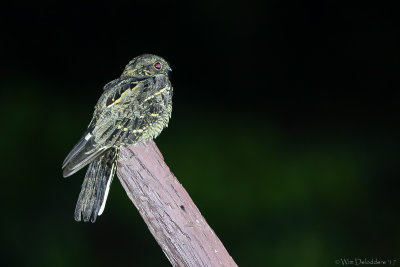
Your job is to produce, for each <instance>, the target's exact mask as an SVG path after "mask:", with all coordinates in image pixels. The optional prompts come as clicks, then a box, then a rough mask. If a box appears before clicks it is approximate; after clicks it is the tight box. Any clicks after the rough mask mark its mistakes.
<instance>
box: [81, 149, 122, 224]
mask: <svg viewBox="0 0 400 267" xmlns="http://www.w3.org/2000/svg"><path fill="white" fill-rule="evenodd" d="M118 152H119V149H118V148H111V149H109V150H108V151H106V152H105V153H104V154H103V155H101V156H100V157H98V158H96V159H95V160H94V161H93V162H92V163H90V165H89V168H88V170H87V172H86V175H85V179H84V181H83V184H82V189H81V192H80V194H79V198H78V202H77V203H76V208H75V220H76V221H78V222H79V221H81V220H82V219H83V221H85V222H88V221H89V220H90V221H91V222H95V221H96V218H97V216H100V215H101V214H102V213H103V211H104V207H105V204H106V200H107V196H108V192H109V190H110V186H111V182H112V179H113V176H114V174H115V171H116V169H117V160H118Z"/></svg>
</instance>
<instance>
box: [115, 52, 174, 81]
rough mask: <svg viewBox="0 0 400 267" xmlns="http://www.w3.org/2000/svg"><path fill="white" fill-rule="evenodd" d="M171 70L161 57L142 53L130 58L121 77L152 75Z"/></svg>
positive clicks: (165, 73) (167, 72)
mask: <svg viewBox="0 0 400 267" xmlns="http://www.w3.org/2000/svg"><path fill="white" fill-rule="evenodd" d="M171 71H172V69H171V67H170V66H169V64H168V62H167V61H165V59H163V58H162V57H159V56H156V55H151V54H144V55H141V56H137V57H135V58H134V59H132V60H131V61H130V62H129V63H128V65H126V66H125V69H124V71H123V73H122V75H121V77H140V76H154V75H157V74H164V75H168V74H169V73H170V72H171Z"/></svg>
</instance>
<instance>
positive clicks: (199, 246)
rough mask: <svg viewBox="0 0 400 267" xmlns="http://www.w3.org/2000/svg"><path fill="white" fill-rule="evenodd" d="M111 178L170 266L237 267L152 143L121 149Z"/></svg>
mask: <svg viewBox="0 0 400 267" xmlns="http://www.w3.org/2000/svg"><path fill="white" fill-rule="evenodd" d="M117 175H118V178H119V180H120V181H121V184H122V186H123V187H124V189H125V191H126V192H127V194H128V196H129V198H130V199H131V200H132V202H133V204H134V205H135V206H136V208H137V209H138V210H139V213H140V215H141V216H142V218H143V219H144V221H145V222H146V224H147V226H148V228H149V230H150V232H151V233H152V234H153V236H154V238H155V239H156V240H157V242H158V244H159V245H160V246H161V249H162V250H163V252H164V254H165V255H166V256H167V258H168V260H169V261H170V262H171V264H172V265H173V266H196V267H198V266H237V265H236V263H235V262H234V261H233V259H232V257H231V256H230V255H229V254H228V252H227V251H226V249H225V247H224V246H223V244H222V243H221V241H220V240H219V239H218V237H217V235H216V234H215V233H214V231H213V230H212V229H211V227H210V226H209V225H208V224H207V222H206V220H205V219H204V218H203V216H202V215H201V213H200V211H199V210H198V209H197V207H196V205H195V204H194V203H193V201H192V199H191V198H190V196H189V194H188V193H187V192H186V190H185V189H184V188H183V186H182V185H181V184H180V183H179V181H178V180H177V179H176V177H175V176H174V175H173V174H172V173H171V171H170V170H169V168H168V166H167V165H166V164H165V162H164V159H163V156H162V155H161V152H160V151H159V150H158V148H157V146H156V144H155V143H154V141H148V142H146V143H143V144H135V145H131V146H129V147H121V151H120V156H119V161H118V170H117Z"/></svg>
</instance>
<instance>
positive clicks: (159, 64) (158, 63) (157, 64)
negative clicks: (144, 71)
mask: <svg viewBox="0 0 400 267" xmlns="http://www.w3.org/2000/svg"><path fill="white" fill-rule="evenodd" d="M154 68H156V69H158V70H159V69H161V63H160V62H157V63H156V64H154Z"/></svg>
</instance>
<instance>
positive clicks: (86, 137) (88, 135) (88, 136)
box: [85, 133, 92, 141]
mask: <svg viewBox="0 0 400 267" xmlns="http://www.w3.org/2000/svg"><path fill="white" fill-rule="evenodd" d="M90 137H92V135H91V134H90V133H88V134H87V135H86V136H85V140H86V141H87V140H89V139H90Z"/></svg>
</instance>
